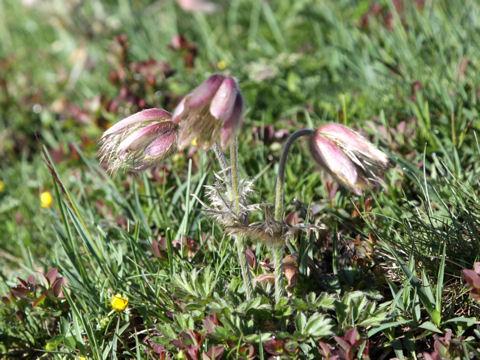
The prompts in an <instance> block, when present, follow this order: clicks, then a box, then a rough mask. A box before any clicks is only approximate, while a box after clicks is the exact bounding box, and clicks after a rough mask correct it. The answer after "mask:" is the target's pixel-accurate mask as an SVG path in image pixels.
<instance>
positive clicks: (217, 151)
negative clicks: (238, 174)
mask: <svg viewBox="0 0 480 360" xmlns="http://www.w3.org/2000/svg"><path fill="white" fill-rule="evenodd" d="M212 149H213V152H214V153H215V156H216V157H217V160H218V162H219V163H220V167H221V168H222V171H223V172H224V173H225V176H227V172H228V163H227V159H226V158H225V154H224V153H223V151H222V148H221V147H220V145H219V144H218V142H216V141H215V142H214V143H213V146H212Z"/></svg>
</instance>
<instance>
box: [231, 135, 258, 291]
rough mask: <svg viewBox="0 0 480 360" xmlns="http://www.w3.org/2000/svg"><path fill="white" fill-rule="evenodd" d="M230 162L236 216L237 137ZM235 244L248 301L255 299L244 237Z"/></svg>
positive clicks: (237, 194) (232, 147) (237, 210)
mask: <svg viewBox="0 0 480 360" xmlns="http://www.w3.org/2000/svg"><path fill="white" fill-rule="evenodd" d="M230 162H231V167H232V168H231V180H232V183H231V184H232V186H231V191H232V199H233V211H234V212H235V214H238V213H239V212H240V194H239V193H238V138H237V137H236V136H235V138H234V140H233V141H232V143H231V145H230ZM234 237H235V242H236V244H237V254H238V261H239V263H240V268H241V270H242V278H243V282H244V283H245V291H246V295H247V299H251V298H252V297H253V285H252V278H251V274H250V269H249V268H248V262H247V252H246V250H247V249H246V246H245V242H244V239H243V236H241V235H236V236H234Z"/></svg>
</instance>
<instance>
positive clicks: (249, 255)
mask: <svg viewBox="0 0 480 360" xmlns="http://www.w3.org/2000/svg"><path fill="white" fill-rule="evenodd" d="M246 255H247V262H248V265H249V266H250V267H251V268H255V267H256V266H257V258H256V257H255V254H254V253H253V251H252V250H250V249H247V251H246Z"/></svg>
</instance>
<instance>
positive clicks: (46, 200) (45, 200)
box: [40, 191, 53, 208]
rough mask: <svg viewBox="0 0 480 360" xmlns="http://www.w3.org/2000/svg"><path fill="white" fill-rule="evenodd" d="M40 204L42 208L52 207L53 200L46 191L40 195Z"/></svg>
mask: <svg viewBox="0 0 480 360" xmlns="http://www.w3.org/2000/svg"><path fill="white" fill-rule="evenodd" d="M40 202H41V203H42V207H43V208H47V207H50V206H52V203H53V198H52V195H51V194H50V193H49V192H48V191H44V192H42V193H41V194H40Z"/></svg>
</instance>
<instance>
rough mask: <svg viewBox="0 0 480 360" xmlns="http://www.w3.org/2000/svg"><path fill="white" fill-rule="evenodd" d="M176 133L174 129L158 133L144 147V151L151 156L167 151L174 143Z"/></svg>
mask: <svg viewBox="0 0 480 360" xmlns="http://www.w3.org/2000/svg"><path fill="white" fill-rule="evenodd" d="M176 137H177V134H176V132H175V131H170V132H167V133H165V134H163V135H160V136H159V137H158V138H156V139H155V140H153V141H152V143H151V144H150V145H148V146H147V148H146V149H145V153H146V154H148V155H150V156H152V157H159V156H162V155H163V154H165V153H166V152H168V151H169V150H170V149H171V147H172V146H174V145H175V143H176Z"/></svg>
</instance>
